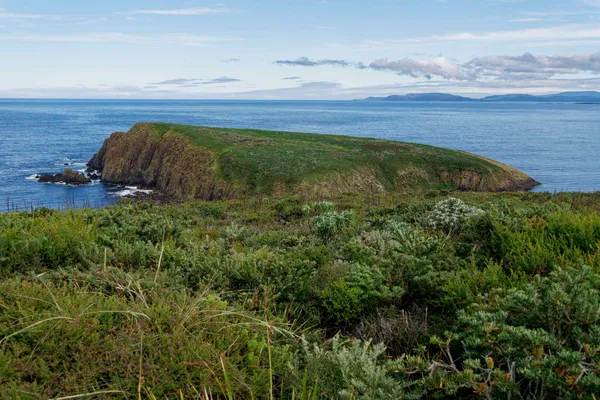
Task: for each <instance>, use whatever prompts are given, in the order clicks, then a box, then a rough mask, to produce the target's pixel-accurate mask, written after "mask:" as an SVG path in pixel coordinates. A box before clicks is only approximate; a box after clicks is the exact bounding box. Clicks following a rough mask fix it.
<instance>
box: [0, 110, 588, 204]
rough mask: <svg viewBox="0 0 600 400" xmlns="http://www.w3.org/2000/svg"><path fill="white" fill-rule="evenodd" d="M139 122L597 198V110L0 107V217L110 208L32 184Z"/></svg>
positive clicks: (79, 163)
mask: <svg viewBox="0 0 600 400" xmlns="http://www.w3.org/2000/svg"><path fill="white" fill-rule="evenodd" d="M139 121H163V122H175V123H182V124H193V125H205V126H215V127H239V128H259V129H271V130H285V131H297V132H315V133H332V134H341V135H350V136H369V137H377V138H382V139H392V140H401V141H408V142H415V143H425V144H429V145H434V146H442V147H449V148H453V149H460V150H465V151H468V152H472V153H476V154H480V155H483V156H486V157H489V158H493V159H495V160H498V161H501V162H504V163H506V164H509V165H512V166H514V167H516V168H518V169H520V170H522V171H524V172H525V173H527V174H529V175H530V176H532V177H533V178H534V179H536V180H538V181H540V182H542V186H540V187H538V188H536V189H535V190H538V191H551V192H554V191H596V190H600V168H599V167H600V106H599V105H584V104H535V103H531V104H530V103H420V102H419V103H393V102H358V101H355V102H352V101H208V100H207V101H142V100H126V101H122V100H10V99H6V100H0V210H2V208H4V207H6V208H9V207H17V208H29V207H31V206H40V205H45V206H48V207H61V206H65V205H66V204H67V203H68V204H70V205H71V206H73V205H84V204H90V205H93V206H98V205H105V204H111V203H113V202H114V201H115V200H117V199H118V198H119V197H120V195H122V194H123V193H124V192H123V190H124V188H118V187H114V186H110V185H105V184H101V183H98V184H93V185H88V186H83V187H73V186H66V185H56V184H41V183H38V182H37V181H35V180H32V179H31V176H32V175H34V174H37V173H56V172H59V171H62V169H63V168H64V167H65V165H64V164H72V166H71V167H72V168H74V169H81V168H84V164H85V162H86V161H88V160H89V159H90V158H91V157H92V155H93V154H94V153H95V152H96V151H97V150H98V149H99V148H100V146H101V145H102V142H103V140H104V139H105V138H106V137H108V136H109V135H110V134H111V133H112V132H115V131H126V130H128V129H129V128H130V127H131V125H133V124H134V123H135V122H139Z"/></svg>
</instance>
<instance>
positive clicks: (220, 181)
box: [89, 123, 537, 200]
mask: <svg viewBox="0 0 600 400" xmlns="http://www.w3.org/2000/svg"><path fill="white" fill-rule="evenodd" d="M89 165H90V166H91V167H92V168H95V169H98V170H101V171H102V179H103V180H104V181H105V182H109V183H120V184H134V185H142V186H145V187H150V188H156V189H159V190H161V191H163V192H165V193H166V194H169V195H172V196H178V197H182V198H195V199H210V200H212V199H218V198H227V197H238V196H241V195H248V194H259V193H260V194H300V195H307V194H318V195H335V194H341V193H356V192H369V193H373V192H375V193H381V192H388V191H400V190H406V189H417V188H423V189H459V190H472V191H513V190H527V189H530V188H531V187H533V186H535V185H536V184H537V182H535V181H534V180H533V179H531V178H530V177H528V176H527V175H525V174H523V173H522V172H520V171H518V170H516V169H514V168H511V167H509V166H506V165H504V164H501V163H498V162H495V161H492V160H489V159H486V158H483V157H479V156H476V155H472V154H468V153H465V152H462V151H457V150H449V149H443V148H437V147H432V146H426V145H418V144H411V143H403V142H394V141H386V140H379V139H369V138H356V137H346V136H334V135H320V134H307V133H293V132H274V131H262V130H251V129H222V128H207V127H194V126H185V125H173V124H165V123H138V124H136V125H134V126H133V128H132V129H131V130H130V131H129V132H127V133H124V132H117V133H114V134H113V135H112V136H111V137H110V138H109V139H107V140H106V141H105V143H104V145H103V147H102V149H101V150H100V151H99V152H98V153H97V154H96V155H95V156H94V158H93V159H92V160H91V161H90V163H89Z"/></svg>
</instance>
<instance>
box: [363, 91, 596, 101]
mask: <svg viewBox="0 0 600 400" xmlns="http://www.w3.org/2000/svg"><path fill="white" fill-rule="evenodd" d="M361 100H368V101H453V102H475V101H477V102H484V101H488V102H498V101H518V102H536V103H598V102H600V92H594V91H589V92H563V93H557V94H548V95H543V96H536V95H532V94H505V95H495V96H487V97H484V98H481V99H474V98H471V97H465V96H456V95H452V94H448V93H409V94H405V95H392V96H387V97H367V98H366V99H361Z"/></svg>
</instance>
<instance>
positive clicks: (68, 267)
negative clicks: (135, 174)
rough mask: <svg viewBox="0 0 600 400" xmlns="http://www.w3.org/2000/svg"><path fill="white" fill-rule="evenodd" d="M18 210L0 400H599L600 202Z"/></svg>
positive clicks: (552, 199)
mask: <svg viewBox="0 0 600 400" xmlns="http://www.w3.org/2000/svg"><path fill="white" fill-rule="evenodd" d="M452 195H453V196H455V197H458V198H460V199H461V200H462V202H461V201H456V200H452V199H450V200H448V197H449V193H445V192H438V191H431V192H426V191H422V192H417V193H414V194H407V193H400V194H385V195H377V196H357V195H351V196H350V195H348V196H337V197H334V198H331V199H330V201H328V202H319V201H313V200H308V199H304V198H297V197H288V198H262V197H261V198H247V199H243V200H229V201H219V202H199V203H187V204H180V205H165V206H151V205H148V204H135V203H123V204H121V205H119V206H115V207H109V208H104V209H99V210H94V209H87V210H71V211H66V212H58V211H53V210H47V209H40V210H36V211H35V212H15V213H7V214H0V399H47V398H65V399H66V398H83V397H86V398H108V399H124V398H143V399H164V398H169V399H181V398H198V399H211V398H215V399H217V398H227V399H246V398H257V399H267V398H269V399H271V398H285V399H291V398H294V399H317V398H355V399H397V398H405V397H409V398H444V397H459V398H478V397H479V396H491V397H492V398H501V399H502V398H524V397H527V396H531V398H548V397H551V396H554V395H557V396H558V397H560V398H576V397H586V396H587V398H593V397H591V395H592V394H593V393H598V390H599V388H600V370H599V369H598V365H600V330H598V326H599V324H600V255H599V252H598V251H599V243H600V219H599V218H598V212H599V211H600V196H599V195H598V194H557V195H550V194H546V193H526V194H516V193H505V194H502V193H497V194H491V193H456V192H455V193H452Z"/></svg>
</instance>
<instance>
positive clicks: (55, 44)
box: [0, 0, 600, 99]
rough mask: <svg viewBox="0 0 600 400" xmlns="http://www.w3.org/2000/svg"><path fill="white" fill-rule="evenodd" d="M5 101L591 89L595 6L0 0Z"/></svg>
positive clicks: (598, 57) (598, 82)
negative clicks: (43, 98)
mask: <svg viewBox="0 0 600 400" xmlns="http://www.w3.org/2000/svg"><path fill="white" fill-rule="evenodd" d="M0 49H1V51H2V66H1V67H0V68H1V69H0V71H1V72H2V73H1V74H0V97H50V98H182V99H187V98H240V99H352V98H360V97H365V96H382V95H389V94H404V93H410V92H433V91H435V92H447V93H455V94H464V95H471V96H475V97H477V96H483V95H487V94H500V93H539V94H541V93H554V92H559V91H566V90H600V75H598V74H599V73H600V0H562V1H558V0H544V1H542V0H394V1H392V0H370V1H364V0H344V1H342V0H326V1H325V0H288V1H283V0H279V1H275V0H261V1H244V0H237V1H225V2H219V3H217V2H209V1H197V0H182V1H164V0H145V1H138V0H120V1H115V0H103V1H97V2H89V1H81V0H78V1H70V0H69V1H65V0H62V1H61V0H57V1H47V0H44V1H41V0H0Z"/></svg>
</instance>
